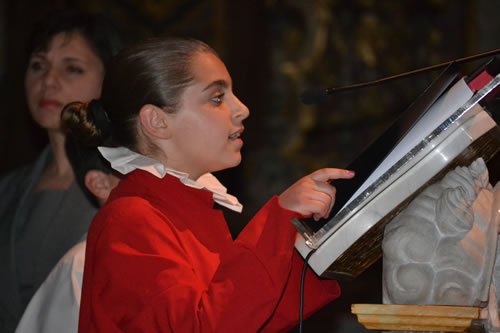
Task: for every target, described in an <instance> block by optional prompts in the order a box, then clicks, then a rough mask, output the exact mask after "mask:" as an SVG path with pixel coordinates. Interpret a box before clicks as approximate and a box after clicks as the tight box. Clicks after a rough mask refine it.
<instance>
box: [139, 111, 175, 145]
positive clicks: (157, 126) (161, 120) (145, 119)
mask: <svg viewBox="0 0 500 333" xmlns="http://www.w3.org/2000/svg"><path fill="white" fill-rule="evenodd" d="M139 120H140V122H141V125H142V127H143V128H144V130H145V131H146V132H147V133H148V134H149V135H151V136H153V137H155V138H159V139H168V138H169V137H170V133H169V128H168V125H167V114H166V113H165V111H163V110H162V109H161V108H159V107H157V106H155V105H152V104H146V105H143V107H142V108H141V110H140V111H139Z"/></svg>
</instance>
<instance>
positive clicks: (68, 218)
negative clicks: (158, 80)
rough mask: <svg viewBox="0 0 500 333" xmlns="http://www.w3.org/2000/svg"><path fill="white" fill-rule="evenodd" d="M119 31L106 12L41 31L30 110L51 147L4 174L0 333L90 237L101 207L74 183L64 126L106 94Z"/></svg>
mask: <svg viewBox="0 0 500 333" xmlns="http://www.w3.org/2000/svg"><path fill="white" fill-rule="evenodd" d="M120 46H121V42H120V38H119V34H118V32H117V30H116V29H115V28H114V26H112V25H111V24H110V22H109V20H108V19H107V18H105V17H103V16H101V15H90V14H84V13H78V12H74V11H62V12H57V13H52V14H51V15H49V16H48V17H47V18H46V19H44V20H42V21H41V22H40V23H39V24H38V25H37V26H36V27H35V29H34V32H33V35H32V38H31V43H30V49H29V50H28V51H29V52H28V54H29V60H28V64H27V68H26V74H25V91H26V99H27V104H28V108H29V111H30V114H31V116H32V117H33V119H34V121H35V122H36V123H37V124H38V125H39V126H40V127H42V128H43V129H45V130H46V131H47V134H48V138H49V144H48V146H47V147H46V148H45V149H44V150H43V152H42V153H41V154H40V156H39V157H38V159H37V160H36V161H35V162H34V163H33V164H31V165H28V166H25V167H22V168H19V169H17V170H14V171H13V172H11V173H10V174H7V175H5V176H3V177H2V178H1V179H0V194H1V195H2V200H1V201H0V272H1V273H0V286H1V287H0V288H1V290H0V331H1V332H12V331H13V330H14V329H15V327H16V324H17V322H18V320H19V318H20V317H21V314H22V313H23V310H24V308H25V307H26V305H27V304H28V302H29V301H30V299H31V297H32V295H33V293H34V292H35V291H36V290H37V288H38V287H39V286H40V284H41V283H42V282H43V281H44V280H45V278H46V277H47V275H48V273H49V272H50V270H51V269H52V268H53V267H54V265H55V264H56V263H57V261H58V260H59V259H60V258H61V257H62V256H63V255H64V253H66V251H68V250H69V249H70V248H71V247H72V246H73V245H75V244H76V243H77V242H78V241H79V240H81V239H82V237H84V235H85V233H86V231H87V229H88V226H89V224H90V221H91V220H92V217H93V216H94V215H95V212H96V207H94V206H93V205H92V204H91V203H90V202H89V201H88V200H87V199H86V197H85V196H84V194H83V192H82V191H81V189H80V188H79V187H78V185H77V184H76V183H75V181H74V173H73V170H72V169H71V165H70V163H69V161H68V158H67V156H66V153H65V149H64V146H65V136H64V134H63V132H62V131H61V128H60V114H61V110H62V108H63V106H64V105H65V104H67V103H69V102H71V101H75V100H78V101H90V100H91V99H93V98H97V97H99V95H100V93H101V86H102V80H103V78H104V73H105V68H106V66H107V64H108V61H109V59H110V58H111V57H112V56H113V55H114V54H115V53H116V52H117V51H118V49H119V48H120Z"/></svg>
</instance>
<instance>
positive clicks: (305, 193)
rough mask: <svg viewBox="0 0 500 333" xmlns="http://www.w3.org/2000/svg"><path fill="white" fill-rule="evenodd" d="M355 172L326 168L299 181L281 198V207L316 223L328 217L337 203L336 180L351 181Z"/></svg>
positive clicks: (282, 194)
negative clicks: (309, 218)
mask: <svg viewBox="0 0 500 333" xmlns="http://www.w3.org/2000/svg"><path fill="white" fill-rule="evenodd" d="M352 177H354V171H349V170H343V169H333V168H325V169H320V170H317V171H315V172H313V173H311V174H310V175H307V176H305V177H303V178H301V179H299V180H298V181H297V182H296V183H295V184H293V185H292V186H290V187H289V188H288V189H286V190H285V191H284V192H283V193H281V195H280V196H279V201H280V205H281V206H282V207H283V208H286V209H288V210H292V211H295V212H297V213H299V214H302V215H303V216H311V215H312V216H313V218H314V220H315V221H318V220H319V219H320V218H324V217H327V216H328V215H330V212H331V210H332V208H333V204H334V203H335V192H336V189H335V187H334V186H332V185H330V182H331V181H332V180H334V179H350V178H352Z"/></svg>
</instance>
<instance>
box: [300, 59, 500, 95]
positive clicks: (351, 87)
mask: <svg viewBox="0 0 500 333" xmlns="http://www.w3.org/2000/svg"><path fill="white" fill-rule="evenodd" d="M498 53H500V49H496V50H491V51H488V52H484V53H479V54H475V55H473V56H469V57H465V58H461V59H456V60H452V61H448V62H444V63H442V64H438V65H433V66H429V67H424V68H420V69H416V70H414V71H411V72H406V73H401V74H397V75H393V76H389V77H385V78H383V79H378V80H374V81H369V82H364V83H356V84H351V85H347V86H342V87H338V88H326V89H316V90H308V91H306V92H304V93H303V94H302V95H301V96H300V100H301V101H302V103H304V104H306V105H311V104H319V103H322V102H324V101H325V100H326V98H327V97H328V96H330V95H333V94H334V93H337V92H343V91H349V90H354V89H360V88H365V87H370V86H374V85H377V84H380V83H384V82H387V81H392V80H396V79H401V78H403V77H407V76H411V75H414V74H418V73H423V72H428V71H431V70H435V69H439V68H443V67H446V66H448V65H450V64H452V63H455V64H460V63H465V62H468V61H472V60H476V59H480V58H484V57H487V56H491V55H495V54H498Z"/></svg>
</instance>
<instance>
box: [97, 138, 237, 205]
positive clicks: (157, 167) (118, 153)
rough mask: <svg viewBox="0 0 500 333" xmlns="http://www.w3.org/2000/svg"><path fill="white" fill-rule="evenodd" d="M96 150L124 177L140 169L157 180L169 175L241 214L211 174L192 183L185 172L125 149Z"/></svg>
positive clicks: (231, 198)
mask: <svg viewBox="0 0 500 333" xmlns="http://www.w3.org/2000/svg"><path fill="white" fill-rule="evenodd" d="M97 149H98V150H99V152H100V153H101V155H102V156H103V157H104V158H105V159H106V160H108V162H109V163H111V167H112V168H113V169H115V170H116V171H118V172H120V173H121V174H124V175H126V174H128V173H130V172H132V171H134V170H135V169H140V170H144V171H147V172H149V173H150V174H152V175H154V176H156V177H158V178H163V177H165V175H166V174H167V173H168V174H169V175H172V176H174V177H177V178H179V180H180V181H181V183H183V184H184V185H186V186H189V187H193V188H197V189H202V188H204V189H206V190H208V191H210V192H212V193H213V199H214V201H215V202H217V203H218V204H219V205H222V206H224V207H227V208H229V209H231V210H234V211H236V212H239V213H241V211H242V209H243V205H242V204H240V203H239V201H238V198H236V197H235V196H232V195H231V194H229V193H227V189H226V188H225V187H224V185H222V184H221V183H220V182H219V180H218V179H217V178H215V176H214V175H212V174H211V173H206V174H204V175H202V176H200V178H198V179H197V180H196V181H194V180H192V179H189V177H188V174H187V173H185V172H180V171H177V170H173V169H169V168H166V167H165V166H164V165H163V164H161V163H160V162H158V161H156V160H154V159H152V158H150V157H147V156H144V155H141V154H138V153H136V152H134V151H132V150H130V149H128V148H125V147H117V148H110V147H98V148H97Z"/></svg>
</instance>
